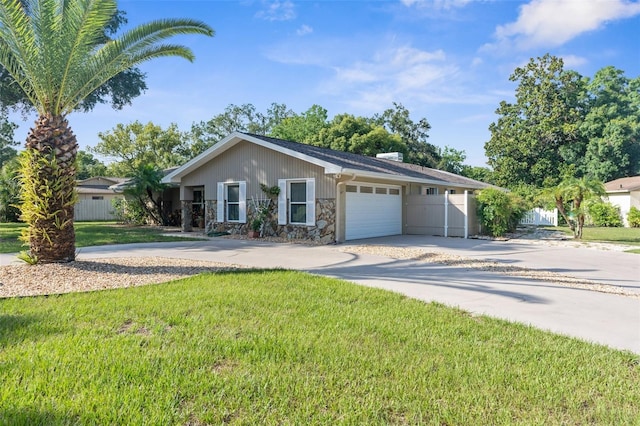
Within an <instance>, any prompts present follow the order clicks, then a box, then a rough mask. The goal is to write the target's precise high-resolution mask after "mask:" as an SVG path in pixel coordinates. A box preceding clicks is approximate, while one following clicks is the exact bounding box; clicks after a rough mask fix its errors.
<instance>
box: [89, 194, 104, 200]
mask: <svg viewBox="0 0 640 426" xmlns="http://www.w3.org/2000/svg"><path fill="white" fill-rule="evenodd" d="M91 199H92V200H95V201H100V200H104V197H103V196H102V195H94V196H92V197H91Z"/></svg>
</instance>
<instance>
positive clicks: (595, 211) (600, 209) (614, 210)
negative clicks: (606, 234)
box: [589, 202, 622, 227]
mask: <svg viewBox="0 0 640 426" xmlns="http://www.w3.org/2000/svg"><path fill="white" fill-rule="evenodd" d="M589 216H591V220H592V221H593V224H594V225H595V226H610V227H615V226H622V219H621V217H620V208H619V207H617V206H614V205H613V204H611V203H603V202H598V203H594V204H592V205H591V206H589Z"/></svg>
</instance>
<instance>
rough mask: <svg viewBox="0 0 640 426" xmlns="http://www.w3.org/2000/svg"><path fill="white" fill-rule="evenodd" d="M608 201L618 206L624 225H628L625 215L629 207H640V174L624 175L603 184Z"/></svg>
mask: <svg viewBox="0 0 640 426" xmlns="http://www.w3.org/2000/svg"><path fill="white" fill-rule="evenodd" d="M604 189H605V191H606V192H607V198H608V199H609V202H610V203H611V204H613V205H614V206H618V207H619V208H620V214H621V215H622V220H623V221H624V226H629V221H628V220H627V215H628V214H629V210H630V209H631V207H636V208H637V209H640V176H633V177H625V178H620V179H616V180H612V181H611V182H607V183H605V184H604Z"/></svg>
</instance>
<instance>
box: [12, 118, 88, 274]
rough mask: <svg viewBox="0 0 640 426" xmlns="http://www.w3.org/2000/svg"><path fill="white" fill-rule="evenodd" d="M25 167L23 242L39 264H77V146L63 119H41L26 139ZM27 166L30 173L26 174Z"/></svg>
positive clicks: (27, 171)
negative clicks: (75, 208) (74, 208)
mask: <svg viewBox="0 0 640 426" xmlns="http://www.w3.org/2000/svg"><path fill="white" fill-rule="evenodd" d="M26 148H27V152H28V155H27V157H28V162H27V163H25V164H23V175H26V176H29V177H31V180H32V181H33V182H32V183H31V184H29V183H28V180H27V179H24V180H23V188H22V191H23V205H22V213H23V217H24V218H25V220H26V222H27V223H28V225H29V227H28V229H27V234H26V235H25V236H24V239H25V240H26V241H27V242H28V243H29V248H30V255H31V257H33V258H35V259H36V260H37V261H38V262H42V263H52V262H70V261H73V260H75V256H76V248H75V240H76V236H75V230H74V227H73V214H74V212H73V206H74V204H75V201H76V198H77V196H76V190H75V176H76V164H75V163H76V154H77V151H78V144H77V141H76V137H75V135H74V134H73V132H72V131H71V128H70V127H69V124H68V122H67V120H66V118H65V117H63V116H52V115H41V116H40V117H38V119H37V120H36V123H35V127H34V128H33V129H31V130H30V131H29V134H28V135H27V142H26ZM24 166H28V167H30V169H31V170H24Z"/></svg>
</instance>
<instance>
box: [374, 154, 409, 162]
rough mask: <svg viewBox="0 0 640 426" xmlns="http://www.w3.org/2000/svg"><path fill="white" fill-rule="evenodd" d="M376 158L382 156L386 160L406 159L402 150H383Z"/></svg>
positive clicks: (400, 160) (398, 160) (399, 160)
mask: <svg viewBox="0 0 640 426" xmlns="http://www.w3.org/2000/svg"><path fill="white" fill-rule="evenodd" d="M376 158H382V159H384V160H392V161H397V162H399V163H402V162H403V161H404V156H403V155H402V153H401V152H383V153H380V154H376Z"/></svg>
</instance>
